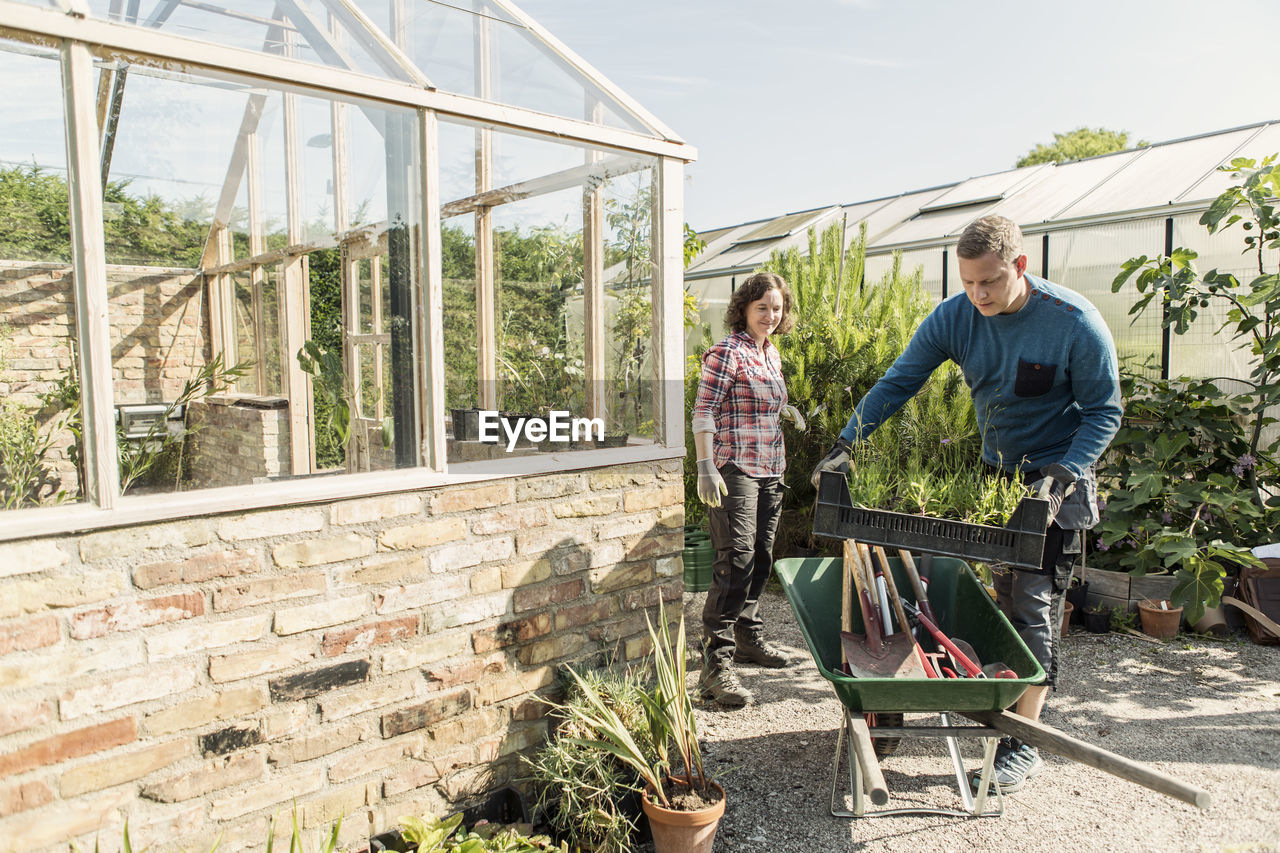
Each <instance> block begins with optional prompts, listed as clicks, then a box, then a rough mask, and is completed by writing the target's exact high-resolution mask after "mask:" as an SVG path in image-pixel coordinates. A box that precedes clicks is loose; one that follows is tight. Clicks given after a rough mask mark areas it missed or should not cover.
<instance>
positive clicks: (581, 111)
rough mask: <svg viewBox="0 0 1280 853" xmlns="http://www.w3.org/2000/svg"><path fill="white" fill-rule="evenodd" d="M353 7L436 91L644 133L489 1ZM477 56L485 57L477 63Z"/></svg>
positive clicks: (428, 0) (398, 0)
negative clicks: (402, 52)
mask: <svg viewBox="0 0 1280 853" xmlns="http://www.w3.org/2000/svg"><path fill="white" fill-rule="evenodd" d="M359 5H360V8H361V9H362V10H364V12H365V14H366V15H368V17H369V18H370V19H371V20H372V21H373V22H374V23H375V24H376V25H378V26H379V27H382V28H383V29H384V30H385V32H386V33H387V35H388V36H389V37H390V38H391V39H392V40H393V41H394V42H395V43H396V44H397V45H398V46H400V47H401V49H402V50H403V51H404V52H405V53H406V54H407V55H408V56H409V58H410V59H412V61H413V62H414V64H415V65H416V66H417V67H418V68H419V69H421V70H422V72H423V73H424V74H426V76H427V78H428V79H429V80H430V82H431V85H433V86H435V87H436V88H438V89H440V90H441V91H445V92H453V93H456V94H460V95H469V96H471V97H474V98H482V99H484V100H487V101H497V102H498V103H503V104H511V105H512V106H518V107H525V108H527V109H531V110H536V111H538V112H542V113H550V114H552V115H559V116H565V117H567V118H574V119H579V120H586V121H590V122H593V123H595V124H603V125H607V126H610V127H620V128H626V129H628V130H636V131H641V132H643V131H645V130H646V128H645V126H644V125H643V123H642V122H640V121H639V120H638V119H637V118H635V117H634V116H632V115H631V113H630V112H629V111H628V110H627V109H626V108H625V107H623V106H622V105H621V104H620V103H618V102H617V100H616V99H614V98H613V97H611V96H609V95H607V94H605V93H604V92H602V91H600V90H599V89H598V88H597V87H596V86H595V85H594V84H593V83H591V82H590V81H589V80H588V79H587V77H586V76H585V75H584V74H582V73H581V72H579V71H577V70H575V69H573V68H571V67H570V66H569V65H568V64H567V63H566V62H565V61H564V60H562V59H561V58H560V57H559V56H558V55H557V54H556V53H555V51H553V50H552V49H551V48H550V47H549V46H547V45H546V44H545V43H544V42H543V41H542V40H541V39H540V38H538V37H537V36H536V35H534V34H533V33H532V32H530V31H529V30H528V29H527V28H526V27H525V26H524V25H522V24H520V23H518V22H517V21H516V20H515V18H513V17H512V16H511V15H508V14H507V13H506V12H504V11H503V10H502V9H501V8H499V7H498V6H496V5H495V4H493V3H485V2H483V0H460V2H455V3H442V2H436V0H360V2H359ZM481 54H483V55H485V56H487V57H488V59H487V62H480V61H478V60H477V56H478V55H481ZM588 105H589V106H588Z"/></svg>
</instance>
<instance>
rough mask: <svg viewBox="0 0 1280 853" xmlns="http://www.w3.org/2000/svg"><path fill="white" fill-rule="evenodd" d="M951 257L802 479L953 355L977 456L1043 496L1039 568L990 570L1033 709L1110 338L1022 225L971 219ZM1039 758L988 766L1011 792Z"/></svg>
mask: <svg viewBox="0 0 1280 853" xmlns="http://www.w3.org/2000/svg"><path fill="white" fill-rule="evenodd" d="M956 256H957V263H958V266H959V268H960V280H961V282H962V284H963V285H964V294H963V295H960V294H956V295H955V296H953V297H951V298H949V299H946V300H945V301H943V302H942V303H941V304H940V305H938V306H937V307H936V308H935V309H934V310H933V311H932V312H931V313H930V314H929V316H928V317H926V318H925V320H924V322H923V323H921V324H920V328H919V329H917V330H916V333H915V335H914V336H913V337H912V339H911V342H910V343H909V344H908V345H907V347H906V349H905V350H904V351H903V353H902V355H901V356H899V357H898V359H897V361H895V362H894V363H893V365H892V366H891V367H890V368H889V370H888V372H887V373H885V375H884V376H883V377H882V378H881V379H880V381H878V382H877V383H876V384H875V386H874V387H873V388H872V389H871V390H870V391H869V392H867V395H866V396H865V397H863V398H862V400H861V401H860V402H859V403H858V406H857V408H856V410H855V411H854V414H853V417H852V418H850V420H849V424H848V425H847V426H846V427H845V428H844V430H843V431H842V432H841V433H840V437H839V439H837V441H836V443H835V446H834V447H832V448H831V451H830V452H829V453H828V454H827V455H826V457H825V458H824V459H823V460H822V461H821V462H819V463H818V466H817V468H816V469H815V470H814V473H813V479H814V485H815V486H816V485H817V480H818V476H819V474H820V473H821V472H822V471H828V470H837V469H841V468H842V466H844V465H846V464H847V463H848V462H849V460H850V457H851V455H852V449H853V445H854V444H856V443H857V442H859V441H861V440H862V439H864V438H866V437H867V436H868V435H870V434H871V433H872V432H873V431H874V430H875V429H876V427H878V426H879V425H880V424H881V423H883V422H884V421H885V419H887V418H888V417H890V416H891V415H893V414H894V413H895V412H897V411H898V409H899V408H901V406H902V405H903V403H905V402H906V401H907V400H909V399H910V398H911V397H912V396H914V395H915V393H916V392H917V391H919V390H920V388H921V386H923V385H924V383H925V381H926V380H927V379H928V378H929V376H930V375H931V374H932V373H933V371H934V370H935V369H936V368H937V367H938V366H939V365H941V364H942V363H943V362H945V361H947V360H948V359H950V360H951V361H954V362H955V363H956V364H958V365H959V366H960V368H961V370H962V371H963V372H964V379H965V383H966V384H967V385H968V386H969V392H970V394H971V395H972V396H973V403H974V411H975V413H976V415H977V420H978V429H979V432H980V433H981V435H982V459H983V462H984V463H985V464H986V465H987V466H989V467H990V468H992V469H993V470H996V471H999V472H1001V473H1002V474H1003V475H1004V476H1009V477H1022V478H1023V479H1024V480H1025V481H1027V482H1028V483H1029V484H1031V485H1032V486H1034V487H1036V488H1037V491H1038V492H1039V493H1041V494H1043V495H1044V496H1046V497H1048V499H1049V503H1050V520H1051V524H1050V525H1049V529H1048V531H1047V534H1046V537H1045V548H1044V558H1043V562H1042V565H1041V568H1040V569H1039V570H1038V571H1026V570H1021V569H1012V570H1011V569H1009V568H1007V567H996V571H995V585H996V597H997V602H998V604H999V606H1000V609H1001V610H1002V611H1003V612H1004V613H1005V615H1006V616H1008V617H1009V621H1010V622H1011V623H1012V624H1013V626H1014V627H1015V628H1016V629H1017V630H1018V632H1019V634H1020V635H1021V637H1022V639H1023V641H1024V642H1025V643H1026V644H1027V647H1028V648H1029V649H1030V650H1031V652H1032V654H1034V655H1035V657H1036V659H1037V660H1038V661H1039V662H1040V665H1041V666H1043V667H1044V670H1045V672H1046V674H1047V676H1048V677H1047V680H1046V683H1045V685H1044V686H1039V687H1032V688H1029V689H1028V690H1027V692H1026V693H1024V694H1023V696H1022V698H1020V699H1019V700H1018V703H1017V705H1016V707H1015V709H1014V710H1015V713H1017V714H1020V715H1021V716H1024V717H1028V718H1030V719H1032V720H1038V719H1039V718H1040V713H1041V711H1042V710H1043V708H1044V702H1045V698H1046V695H1047V693H1048V690H1049V688H1050V687H1052V686H1053V683H1054V680H1055V678H1056V676H1057V666H1058V642H1057V633H1058V632H1057V630H1056V628H1055V626H1058V625H1060V624H1061V620H1062V598H1063V596H1062V593H1063V592H1064V591H1065V589H1066V587H1067V585H1068V584H1069V583H1070V580H1071V572H1072V569H1073V567H1074V563H1075V558H1076V556H1077V555H1078V554H1080V553H1081V550H1082V545H1083V541H1084V534H1083V532H1082V531H1084V530H1087V529H1088V528H1090V527H1092V526H1093V525H1094V524H1096V523H1097V521H1098V517H1097V506H1096V503H1095V495H1096V485H1095V481H1094V475H1093V465H1094V463H1095V462H1097V460H1098V458H1099V457H1100V456H1101V455H1102V453H1103V451H1105V450H1106V448H1107V445H1108V444H1110V443H1111V439H1112V438H1113V437H1114V436H1115V434H1116V430H1118V429H1119V428H1120V417H1121V415H1122V413H1123V407H1122V405H1121V400H1120V380H1119V376H1118V373H1117V367H1116V351H1115V344H1114V343H1113V342H1112V339H1111V333H1110V332H1109V331H1108V329H1107V327H1106V324H1105V323H1104V322H1103V320H1102V317H1101V315H1100V314H1099V313H1098V311H1097V309H1096V308H1094V307H1093V305H1091V304H1090V303H1089V302H1088V300H1086V299H1085V298H1084V297H1083V296H1081V295H1080V294H1078V293H1075V292H1073V291H1071V290H1068V289H1066V288H1065V287H1060V286H1059V285H1056V284H1053V283H1051V282H1048V281H1045V280H1044V279H1042V278H1038V277H1036V276H1033V275H1030V274H1028V273H1027V256H1026V255H1025V254H1023V252H1022V232H1021V230H1019V228H1018V226H1017V225H1016V224H1015V223H1014V222H1012V221H1011V220H1009V219H1006V218H1005V217H1003V216H984V217H982V218H981V219H979V220H977V221H976V222H973V223H972V224H970V225H969V226H968V227H967V228H965V230H964V232H963V233H962V234H961V235H960V240H959V242H958V244H957V246H956ZM1043 769H1044V763H1043V761H1042V760H1041V759H1040V756H1039V754H1038V752H1037V751H1036V748H1035V747H1033V746H1030V745H1028V744H1024V743H1022V742H1020V741H1018V740H1016V739H1014V738H1004V739H1002V740H1001V742H1000V745H999V747H998V748H997V750H996V763H995V777H996V779H997V780H998V781H999V782H1000V784H1001V786H1002V787H1003V789H1004V790H1005V791H1016V790H1018V789H1019V788H1021V787H1022V785H1023V784H1024V783H1025V782H1026V780H1027V779H1029V778H1031V777H1033V776H1036V775H1038V774H1039V773H1040V772H1041V771H1043ZM975 784H976V779H975Z"/></svg>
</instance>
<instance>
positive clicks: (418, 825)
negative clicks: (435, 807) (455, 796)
mask: <svg viewBox="0 0 1280 853" xmlns="http://www.w3.org/2000/svg"><path fill="white" fill-rule="evenodd" d="M462 819H463V816H462V813H461V812H459V813H458V814H455V815H453V816H452V817H449V818H445V819H444V820H441V819H440V818H438V817H436V816H435V815H426V816H425V817H421V818H419V817H405V818H401V819H400V829H399V832H398V833H384V834H383V835H381V836H376V837H375V840H374V842H373V843H371V844H370V850H371V851H378V850H385V851H392V850H394V851H410V850H416V851H418V853H538V851H544V850H552V851H558V853H569V846H568V845H567V844H555V843H554V842H553V841H552V840H551V839H550V838H549V837H548V836H545V835H533V836H530V835H526V834H525V832H524V830H523V828H522V827H519V826H506V825H502V824H491V823H483V822H482V823H478V824H476V825H475V826H473V827H471V829H470V830H468V829H467V828H466V827H465V826H463V825H462ZM384 839H385V841H384ZM386 842H390V845H389V846H388V844H387V843H386Z"/></svg>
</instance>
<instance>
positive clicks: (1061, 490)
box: [1033, 462, 1076, 526]
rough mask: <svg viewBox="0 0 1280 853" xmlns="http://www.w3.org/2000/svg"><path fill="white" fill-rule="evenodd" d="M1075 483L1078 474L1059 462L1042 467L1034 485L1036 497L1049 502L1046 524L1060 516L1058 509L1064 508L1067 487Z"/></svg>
mask: <svg viewBox="0 0 1280 853" xmlns="http://www.w3.org/2000/svg"><path fill="white" fill-rule="evenodd" d="M1075 484H1076V475H1075V474H1072V473H1071V472H1070V471H1068V470H1067V469H1066V467H1065V466H1063V465H1060V464H1059V463H1057V462H1054V463H1053V464H1052V465H1046V466H1045V467H1043V468H1041V469H1040V479H1039V480H1037V481H1036V482H1035V483H1034V484H1033V485H1034V486H1035V490H1036V497H1038V498H1040V499H1041V500H1046V501H1048V502H1049V521H1048V523H1047V524H1046V526H1048V524H1053V522H1054V520H1055V519H1056V518H1057V517H1058V511H1059V510H1061V509H1062V501H1063V500H1064V499H1065V498H1066V496H1067V489H1069V488H1071V487H1072V486H1074V485H1075Z"/></svg>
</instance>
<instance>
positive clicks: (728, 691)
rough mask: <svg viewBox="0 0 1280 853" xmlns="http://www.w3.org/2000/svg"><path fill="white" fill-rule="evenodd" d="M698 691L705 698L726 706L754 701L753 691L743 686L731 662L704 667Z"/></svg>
mask: <svg viewBox="0 0 1280 853" xmlns="http://www.w3.org/2000/svg"><path fill="white" fill-rule="evenodd" d="M698 693H699V694H700V695H701V696H702V698H703V699H709V700H712V701H714V702H715V703H716V704H718V705H723V706H725V707H726V708H741V707H742V706H743V705H749V704H750V703H751V701H752V698H753V697H752V696H751V691H750V690H748V689H747V688H745V687H743V686H742V682H741V681H739V680H738V674H737V673H736V672H734V671H733V667H732V666H730V665H729V664H727V663H726V664H720V663H709V664H707V665H705V666H704V667H703V669H702V678H701V680H700V681H699V682H698Z"/></svg>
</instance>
